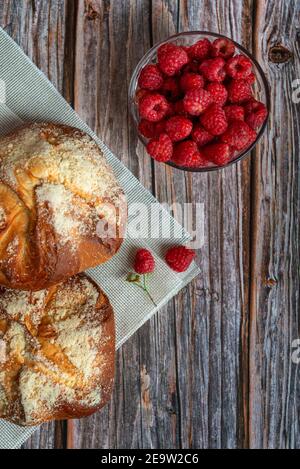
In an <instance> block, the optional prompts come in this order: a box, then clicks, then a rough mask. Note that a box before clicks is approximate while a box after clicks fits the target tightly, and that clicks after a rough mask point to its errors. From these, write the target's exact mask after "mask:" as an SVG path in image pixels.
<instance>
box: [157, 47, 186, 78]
mask: <svg viewBox="0 0 300 469" xmlns="http://www.w3.org/2000/svg"><path fill="white" fill-rule="evenodd" d="M157 58H158V64H159V68H160V69H161V70H162V72H163V73H165V74H166V75H168V76H173V75H175V74H176V73H178V72H179V71H180V70H181V68H182V67H183V66H184V65H186V64H187V63H188V61H189V58H188V55H187V53H186V52H185V50H184V49H183V48H182V47H179V46H175V44H163V45H162V46H160V47H159V49H158V51H157Z"/></svg>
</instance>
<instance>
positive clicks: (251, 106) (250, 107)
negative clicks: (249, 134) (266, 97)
mask: <svg viewBox="0 0 300 469" xmlns="http://www.w3.org/2000/svg"><path fill="white" fill-rule="evenodd" d="M245 111H246V119H245V120H246V122H247V124H248V125H249V126H250V127H251V128H252V129H254V130H256V129H259V128H260V127H261V126H262V125H263V123H264V122H265V120H266V118H267V116H268V110H267V108H266V106H265V105H264V104H263V103H261V102H259V101H256V100H255V99H253V100H251V101H250V102H249V103H248V104H247V105H246V106H245Z"/></svg>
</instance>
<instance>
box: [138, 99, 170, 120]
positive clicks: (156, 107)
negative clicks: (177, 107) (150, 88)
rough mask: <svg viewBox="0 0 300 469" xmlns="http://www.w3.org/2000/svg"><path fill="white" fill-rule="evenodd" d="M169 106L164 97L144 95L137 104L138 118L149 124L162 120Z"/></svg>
mask: <svg viewBox="0 0 300 469" xmlns="http://www.w3.org/2000/svg"><path fill="white" fill-rule="evenodd" d="M168 110H169V104H168V101H167V100H166V98H165V97H164V96H162V95H161V94H158V93H154V94H146V95H145V96H143V97H142V98H141V100H140V102H139V111H140V116H141V117H142V118H143V119H147V120H148V121H151V122H157V121H160V120H161V119H163V117H165V115H166V114H167V113H168Z"/></svg>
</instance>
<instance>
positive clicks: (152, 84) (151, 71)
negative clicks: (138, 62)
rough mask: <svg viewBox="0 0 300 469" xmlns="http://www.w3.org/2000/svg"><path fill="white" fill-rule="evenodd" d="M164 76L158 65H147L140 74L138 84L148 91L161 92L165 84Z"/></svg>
mask: <svg viewBox="0 0 300 469" xmlns="http://www.w3.org/2000/svg"><path fill="white" fill-rule="evenodd" d="M163 81H164V79H163V76H162V73H161V71H160V70H159V68H158V66H157V65H146V67H144V68H143V70H142V71H141V73H140V76H139V80H138V84H139V86H140V88H144V89H147V90H151V91H154V90H159V88H160V87H161V86H162V84H163Z"/></svg>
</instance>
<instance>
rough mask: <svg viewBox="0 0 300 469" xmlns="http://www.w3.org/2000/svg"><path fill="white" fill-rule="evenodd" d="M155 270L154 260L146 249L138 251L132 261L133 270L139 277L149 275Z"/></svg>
mask: <svg viewBox="0 0 300 469" xmlns="http://www.w3.org/2000/svg"><path fill="white" fill-rule="evenodd" d="M154 269H155V260H154V257H153V256H152V254H151V252H150V251H148V250H147V249H139V250H138V251H137V253H136V255H135V259H134V270H135V272H137V273H138V274H140V275H145V274H150V273H151V272H153V271H154Z"/></svg>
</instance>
